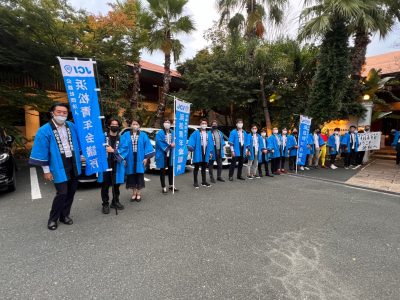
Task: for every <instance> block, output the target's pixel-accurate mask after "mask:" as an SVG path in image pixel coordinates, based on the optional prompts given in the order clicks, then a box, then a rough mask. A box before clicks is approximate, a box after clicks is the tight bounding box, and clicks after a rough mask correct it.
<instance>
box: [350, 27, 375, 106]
mask: <svg viewBox="0 0 400 300" xmlns="http://www.w3.org/2000/svg"><path fill="white" fill-rule="evenodd" d="M370 42H371V35H370V33H369V32H366V31H364V30H357V31H356V35H355V38H354V49H353V53H352V57H351V78H352V79H353V81H354V93H355V97H357V98H360V97H361V96H362V85H361V79H362V69H363V66H364V64H365V62H366V55H367V47H368V45H369V43H370ZM356 100H359V99H356Z"/></svg>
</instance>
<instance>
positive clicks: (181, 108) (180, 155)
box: [174, 100, 190, 176]
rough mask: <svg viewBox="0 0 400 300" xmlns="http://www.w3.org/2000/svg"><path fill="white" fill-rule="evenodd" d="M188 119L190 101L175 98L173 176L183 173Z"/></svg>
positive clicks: (186, 151)
mask: <svg viewBox="0 0 400 300" xmlns="http://www.w3.org/2000/svg"><path fill="white" fill-rule="evenodd" d="M189 119H190V103H187V102H182V101H179V100H175V144H176V147H175V157H174V173H175V176H178V175H181V174H183V173H185V168H186V160H187V155H188V149H187V138H188V126H189Z"/></svg>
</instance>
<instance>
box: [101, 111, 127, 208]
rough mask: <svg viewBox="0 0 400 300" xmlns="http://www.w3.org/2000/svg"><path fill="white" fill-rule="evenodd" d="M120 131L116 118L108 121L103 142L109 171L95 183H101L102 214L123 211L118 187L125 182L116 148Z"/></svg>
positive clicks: (122, 161)
mask: <svg viewBox="0 0 400 300" xmlns="http://www.w3.org/2000/svg"><path fill="white" fill-rule="evenodd" d="M120 129H121V122H120V121H119V120H118V119H117V118H112V119H110V120H109V121H108V130H107V132H106V136H105V142H106V145H107V146H106V150H107V161H108V166H109V168H110V170H109V171H106V172H102V173H99V177H98V179H97V181H98V182H100V183H101V199H102V202H103V205H102V212H103V214H109V213H110V208H114V209H118V210H123V209H124V206H123V205H122V204H121V203H120V202H119V195H120V192H119V187H120V185H121V184H122V183H124V181H125V176H124V175H125V166H124V160H123V158H122V157H121V156H120V155H119V153H118V146H119V143H120V135H119V131H120ZM113 185H114V186H113ZM110 187H112V200H111V205H110V197H109V190H110Z"/></svg>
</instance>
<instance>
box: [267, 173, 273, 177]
mask: <svg viewBox="0 0 400 300" xmlns="http://www.w3.org/2000/svg"><path fill="white" fill-rule="evenodd" d="M266 176H268V177H274V175H272V174H269V173H268V174H267V175H266Z"/></svg>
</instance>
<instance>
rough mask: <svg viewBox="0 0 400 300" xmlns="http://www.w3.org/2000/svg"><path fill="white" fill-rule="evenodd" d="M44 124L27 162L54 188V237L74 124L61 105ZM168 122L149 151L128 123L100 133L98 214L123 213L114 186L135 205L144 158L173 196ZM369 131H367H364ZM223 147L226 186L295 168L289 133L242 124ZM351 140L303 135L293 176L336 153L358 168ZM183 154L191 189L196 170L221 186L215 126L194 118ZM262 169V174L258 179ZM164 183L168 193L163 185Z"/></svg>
mask: <svg viewBox="0 0 400 300" xmlns="http://www.w3.org/2000/svg"><path fill="white" fill-rule="evenodd" d="M51 115H52V119H51V120H50V121H49V122H48V123H47V124H45V125H43V126H42V127H41V128H40V129H39V131H38V132H37V134H36V137H35V141H34V145H33V148H32V152H31V156H30V163H31V164H32V165H36V166H41V167H42V168H43V172H44V178H45V180H48V181H52V182H54V185H55V188H56V196H55V197H54V200H53V204H52V208H51V211H50V215H49V219H48V224H47V227H48V229H50V230H55V229H57V227H58V222H61V223H64V224H67V225H72V224H73V220H72V219H71V217H70V211H71V206H72V203H73V200H74V195H75V192H76V189H77V183H78V181H77V177H78V176H79V175H80V174H81V160H80V152H81V150H80V145H79V142H78V137H77V132H76V129H75V125H74V124H73V123H72V122H69V121H67V116H68V106H67V105H66V104H63V103H59V104H55V105H53V107H52V108H51ZM172 123H173V120H170V119H165V120H164V123H163V129H162V130H159V131H158V132H157V135H156V138H155V149H154V147H153V145H152V144H151V142H150V139H149V137H148V135H147V134H146V133H145V132H144V131H141V130H140V122H139V120H133V121H132V122H131V124H130V125H131V127H130V128H129V130H125V131H123V132H122V134H121V129H122V126H121V123H120V121H119V120H118V119H117V118H114V119H111V120H109V124H108V131H107V134H106V136H105V139H106V141H105V143H106V145H107V146H106V152H107V159H108V165H109V166H110V167H111V169H110V170H109V171H106V172H103V173H101V174H98V181H99V182H101V183H102V187H101V198H102V212H103V213H104V214H109V213H110V208H114V209H116V210H123V209H124V206H123V205H122V204H121V203H120V201H119V195H120V190H119V189H120V185H121V184H124V183H125V184H126V188H127V189H131V190H132V196H131V201H136V202H140V201H141V200H142V195H141V191H142V189H143V188H145V180H144V173H145V170H146V165H147V164H148V161H149V159H151V158H152V157H154V156H155V162H156V166H157V168H158V169H160V182H161V192H162V193H163V194H167V193H168V191H172V192H178V189H177V188H176V187H175V186H174V183H173V149H174V148H175V142H174V130H173V129H172V127H171V125H172ZM364 130H365V132H368V131H369V126H366V127H365V128H364ZM392 133H393V134H394V135H395V143H393V146H395V147H396V150H397V153H398V155H397V164H399V162H400V154H399V153H400V136H399V132H398V131H393V132H392ZM228 142H229V147H230V149H229V150H230V153H231V163H230V166H229V173H228V174H229V181H233V180H234V173H235V170H237V171H236V172H237V173H236V178H237V179H238V180H246V178H245V176H243V174H242V172H243V165H244V162H245V159H247V160H248V162H247V179H250V180H251V179H254V178H261V177H263V176H264V175H265V176H268V177H274V176H277V175H280V174H282V173H287V169H286V161H288V167H289V171H294V170H295V169H296V163H297V151H298V149H299V136H298V130H297V128H293V129H292V130H291V131H290V132H289V131H288V130H287V129H286V128H283V129H282V130H281V132H279V130H278V128H273V130H272V134H271V135H270V136H267V131H266V130H265V129H260V128H259V127H258V126H257V125H256V124H253V125H252V126H251V131H250V132H246V131H245V130H244V129H243V120H241V119H238V120H237V121H236V128H235V129H233V130H232V131H231V132H230V135H229V140H228ZM358 144H359V139H358V133H357V131H356V127H355V126H351V127H350V129H349V131H348V132H346V133H345V134H344V135H340V129H339V128H336V129H335V130H334V133H333V134H332V135H330V136H328V134H327V132H326V131H324V132H322V133H321V131H320V129H318V128H317V129H315V130H314V131H313V132H312V133H310V134H308V136H307V159H306V163H305V165H304V166H303V165H301V166H298V168H299V170H301V171H304V170H310V168H318V167H319V163H320V161H321V167H322V168H327V167H328V166H327V165H326V157H327V155H329V157H330V166H329V167H330V168H331V169H337V166H336V160H337V156H338V155H340V154H343V156H344V168H345V169H349V168H350V166H352V167H353V169H357V168H359V167H360V166H361V164H362V161H363V157H364V153H363V152H359V151H358ZM187 147H188V151H190V152H191V153H192V163H193V165H194V171H193V186H194V188H196V189H198V188H200V185H199V182H198V173H199V171H201V186H204V187H211V184H210V183H209V182H208V181H207V177H206V170H207V169H208V170H209V177H210V182H211V183H216V182H217V181H219V182H225V179H224V178H223V177H222V161H223V160H224V159H225V151H224V147H225V140H224V135H223V133H222V132H221V131H220V130H219V128H218V122H217V121H216V120H214V121H212V122H211V129H210V130H208V120H206V119H202V120H201V122H200V127H199V129H198V130H195V131H194V132H193V133H192V134H191V135H190V137H189V140H188V145H187ZM215 162H216V164H217V174H216V177H215V176H214V164H215ZM263 169H264V172H263ZM166 177H168V184H169V185H168V188H167V186H166ZM110 187H112V192H113V193H112V200H111V204H110V197H109V189H110Z"/></svg>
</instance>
